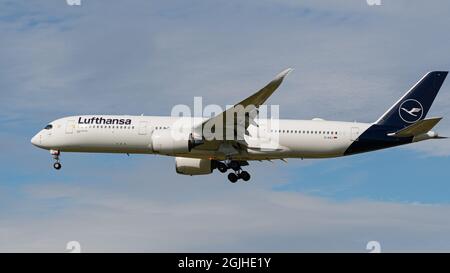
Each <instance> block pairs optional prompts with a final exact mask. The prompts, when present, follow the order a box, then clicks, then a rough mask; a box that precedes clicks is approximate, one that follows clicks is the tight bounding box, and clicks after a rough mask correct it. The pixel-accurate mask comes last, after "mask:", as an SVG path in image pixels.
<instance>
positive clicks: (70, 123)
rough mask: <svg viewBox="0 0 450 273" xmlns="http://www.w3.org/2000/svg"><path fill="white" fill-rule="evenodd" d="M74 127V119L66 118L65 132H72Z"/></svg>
mask: <svg viewBox="0 0 450 273" xmlns="http://www.w3.org/2000/svg"><path fill="white" fill-rule="evenodd" d="M74 129H75V120H68V121H67V124H66V134H73V130H74Z"/></svg>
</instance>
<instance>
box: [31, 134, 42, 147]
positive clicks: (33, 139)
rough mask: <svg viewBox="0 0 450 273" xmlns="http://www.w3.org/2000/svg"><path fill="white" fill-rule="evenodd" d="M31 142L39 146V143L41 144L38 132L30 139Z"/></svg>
mask: <svg viewBox="0 0 450 273" xmlns="http://www.w3.org/2000/svg"><path fill="white" fill-rule="evenodd" d="M31 144H33V145H34V146H37V147H39V145H40V144H41V141H40V137H39V134H37V135H35V136H34V137H33V138H32V139H31Z"/></svg>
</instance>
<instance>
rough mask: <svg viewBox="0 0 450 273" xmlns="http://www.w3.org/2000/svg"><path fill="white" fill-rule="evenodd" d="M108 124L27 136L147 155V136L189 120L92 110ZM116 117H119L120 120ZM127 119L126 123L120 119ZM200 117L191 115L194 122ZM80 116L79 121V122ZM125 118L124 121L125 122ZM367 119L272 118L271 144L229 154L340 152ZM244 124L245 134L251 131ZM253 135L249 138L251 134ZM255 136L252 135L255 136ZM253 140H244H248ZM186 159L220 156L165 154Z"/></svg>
mask: <svg viewBox="0 0 450 273" xmlns="http://www.w3.org/2000/svg"><path fill="white" fill-rule="evenodd" d="M96 116H97V117H102V118H103V119H105V120H108V119H111V120H115V121H116V122H115V123H114V124H111V123H109V124H108V123H107V122H104V121H101V122H100V123H96V122H95V121H93V122H84V121H89V119H90V118H91V117H92V116H73V117H65V118H61V119H58V120H55V121H53V122H51V128H50V129H43V130H41V131H40V132H39V133H38V134H36V136H34V137H33V139H32V143H33V144H34V145H36V146H38V147H41V148H44V149H48V150H58V151H61V152H94V153H129V154H133V153H136V154H153V153H155V152H154V150H153V149H152V137H153V136H154V135H155V133H158V132H159V131H161V130H167V129H168V128H170V127H171V126H172V125H173V124H174V123H175V122H180V119H181V122H186V123H191V121H192V119H190V118H189V119H188V118H179V117H161V116H107V115H96ZM121 120H122V121H121ZM126 120H128V122H127V121H126ZM204 120H205V119H203V118H194V121H193V123H194V125H195V124H201V122H202V121H204ZM80 121H81V122H80ZM127 123H128V124H127ZM370 126H371V124H369V123H357V122H338V121H325V120H319V119H315V120H286V119H281V120H278V125H277V127H278V128H277V129H276V130H275V129H270V128H269V129H267V132H265V134H264V138H271V137H275V136H276V137H277V141H278V144H279V146H278V148H277V149H253V148H252V147H248V148H247V149H245V150H244V151H240V152H239V153H238V154H235V155H233V159H236V160H264V159H278V158H326V157H338V156H342V155H344V152H345V151H346V149H347V148H348V147H349V146H350V145H351V144H352V143H353V142H354V141H355V140H357V138H358V136H359V135H360V134H362V133H363V132H364V131H365V130H367V128H369V127H370ZM254 129H255V128H254V126H252V125H251V126H250V127H249V128H248V131H249V132H250V134H251V133H252V131H254ZM254 138H255V137H254ZM256 138H258V137H256ZM254 140H255V139H253V140H252V139H248V142H249V143H252V141H254ZM167 155H169V156H181V157H192V158H208V159H217V160H223V159H225V155H224V154H223V152H221V151H220V150H219V151H218V150H208V149H196V148H194V149H192V150H191V151H189V152H184V153H173V154H167Z"/></svg>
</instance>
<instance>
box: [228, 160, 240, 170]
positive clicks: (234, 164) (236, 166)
mask: <svg viewBox="0 0 450 273" xmlns="http://www.w3.org/2000/svg"><path fill="white" fill-rule="evenodd" d="M228 166H229V167H230V168H231V169H233V170H234V171H236V172H237V171H239V170H240V169H241V165H240V164H239V162H237V161H231V162H230V163H229V164H228Z"/></svg>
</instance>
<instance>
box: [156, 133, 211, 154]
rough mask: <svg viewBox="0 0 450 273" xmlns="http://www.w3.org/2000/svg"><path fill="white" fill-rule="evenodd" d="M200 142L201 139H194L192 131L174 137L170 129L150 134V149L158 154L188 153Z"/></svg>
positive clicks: (201, 142)
mask: <svg viewBox="0 0 450 273" xmlns="http://www.w3.org/2000/svg"><path fill="white" fill-rule="evenodd" d="M201 144H203V141H202V140H197V139H194V137H193V134H192V133H189V134H187V135H186V136H183V137H177V138H174V137H173V135H172V132H171V131H170V130H161V131H157V132H155V133H154V134H153V135H152V150H153V152H155V153H159V154H165V155H173V154H179V153H188V152H190V151H191V150H192V148H194V147H195V146H198V145H201Z"/></svg>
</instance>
